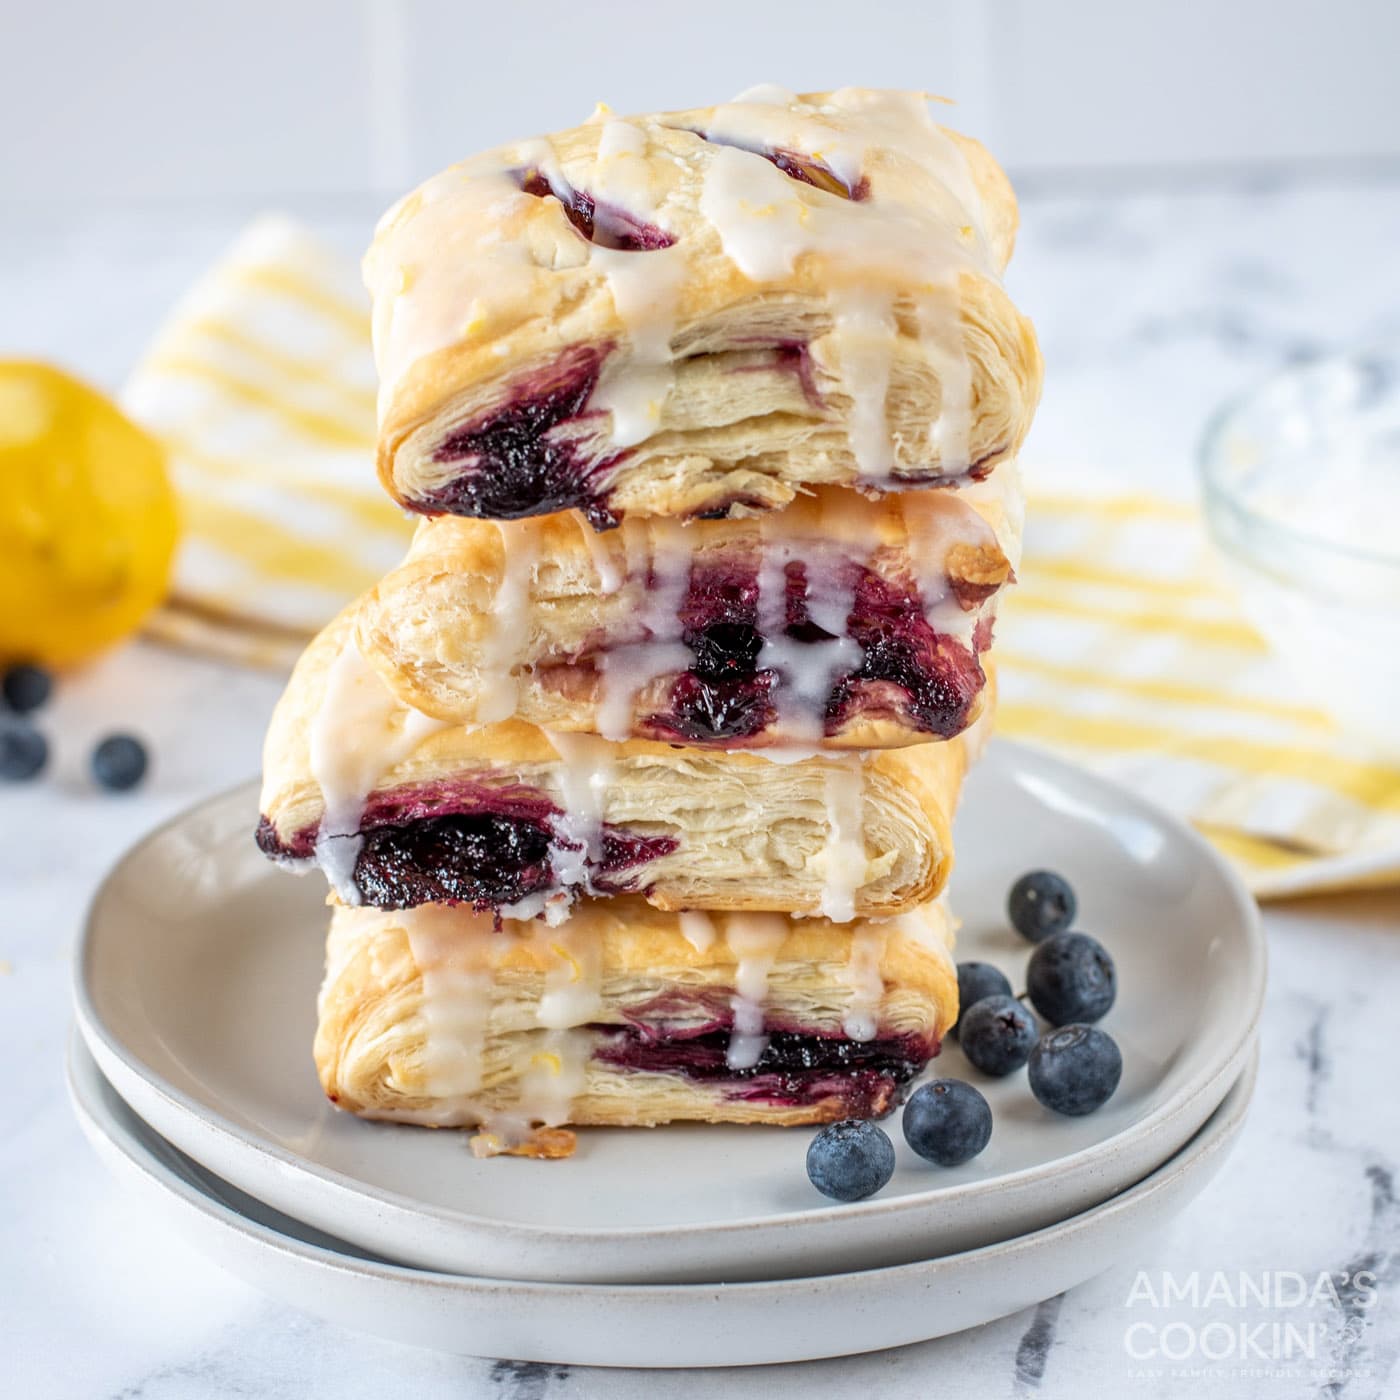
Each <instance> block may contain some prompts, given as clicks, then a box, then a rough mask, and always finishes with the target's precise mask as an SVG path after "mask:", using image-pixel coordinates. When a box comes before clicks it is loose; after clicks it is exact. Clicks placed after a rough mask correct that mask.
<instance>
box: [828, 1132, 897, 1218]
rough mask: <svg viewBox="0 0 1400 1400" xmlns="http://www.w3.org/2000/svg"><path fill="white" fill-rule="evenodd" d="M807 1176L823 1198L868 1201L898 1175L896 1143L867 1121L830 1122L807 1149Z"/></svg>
mask: <svg viewBox="0 0 1400 1400" xmlns="http://www.w3.org/2000/svg"><path fill="white" fill-rule="evenodd" d="M807 1175H808V1177H809V1178H810V1179H811V1182H812V1185H813V1186H815V1187H816V1188H817V1190H818V1191H820V1192H821V1193H822V1195H823V1196H831V1197H833V1198H834V1199H835V1200H838V1201H860V1200H864V1199H865V1197H866V1196H873V1195H874V1194H875V1193H876V1192H877V1191H878V1190H879V1189H880V1188H881V1187H882V1186H884V1185H885V1183H886V1182H888V1181H889V1179H890V1177H892V1176H893V1175H894V1143H892V1142H891V1141H890V1140H889V1136H888V1134H886V1133H885V1132H884V1131H883V1130H882V1129H880V1128H877V1127H876V1126H875V1124H874V1123H867V1122H866V1121H865V1120H864V1119H863V1118H847V1119H845V1120H844V1121H842V1122H840V1123H829V1124H827V1126H826V1127H825V1128H823V1129H822V1130H821V1132H819V1133H818V1134H817V1135H816V1137H814V1138H813V1139H812V1143H811V1146H810V1147H808V1149H807Z"/></svg>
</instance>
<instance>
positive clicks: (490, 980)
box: [395, 904, 508, 1124]
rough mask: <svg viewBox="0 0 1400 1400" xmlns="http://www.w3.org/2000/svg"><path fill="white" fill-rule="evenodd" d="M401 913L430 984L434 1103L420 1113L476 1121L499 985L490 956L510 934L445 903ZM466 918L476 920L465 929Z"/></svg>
mask: <svg viewBox="0 0 1400 1400" xmlns="http://www.w3.org/2000/svg"><path fill="white" fill-rule="evenodd" d="M395 918H396V919H398V920H399V921H400V923H401V926H402V928H403V930H404V932H405V933H406V934H407V936H408V946H409V949H410V951H411V952H412V954H413V961H414V963H415V964H416V965H417V967H418V972H419V976H420V977H421V979H422V983H423V990H422V1001H421V1004H420V1006H419V1012H418V1014H419V1016H420V1017H421V1019H422V1021H423V1030H424V1046H423V1058H422V1065H421V1069H422V1074H423V1087H422V1090H421V1092H422V1094H423V1096H424V1097H425V1098H429V1099H431V1100H432V1101H433V1104H432V1107H431V1109H429V1110H427V1111H426V1112H424V1113H422V1114H418V1115H414V1116H415V1117H419V1118H422V1119H424V1120H425V1121H429V1122H434V1123H442V1124H462V1123H472V1122H476V1121H477V1120H478V1119H479V1118H480V1117H481V1112H480V1109H479V1107H478V1105H477V1103H476V1096H477V1095H478V1094H479V1093H480V1091H481V1087H482V1076H483V1072H484V1070H485V1056H484V1052H485V1048H486V1033H487V1027H488V1025H489V1023H490V1018H491V1002H492V995H493V991H494V986H495V979H494V977H493V974H492V969H491V962H492V957H491V955H492V952H493V951H495V950H496V949H497V948H499V946H500V945H501V943H502V941H503V939H504V938H506V937H508V935H501V934H495V933H493V932H492V930H491V926H490V921H489V920H486V919H476V920H473V919H472V916H470V915H466V914H464V913H463V912H462V911H459V910H455V909H450V908H448V907H447V906H445V905H437V904H425V905H420V906H419V907H418V908H416V909H406V910H404V911H403V912H402V913H400V914H397V915H395ZM464 920H468V921H470V922H469V924H468V926H466V927H464V926H463V923H464Z"/></svg>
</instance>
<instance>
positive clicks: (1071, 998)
mask: <svg viewBox="0 0 1400 1400" xmlns="http://www.w3.org/2000/svg"><path fill="white" fill-rule="evenodd" d="M1026 994H1027V995H1028V996H1029V997H1030V999H1031V1005H1032V1006H1034V1007H1035V1009H1036V1010H1037V1011H1039V1012H1040V1014H1041V1015H1042V1016H1044V1017H1045V1019H1046V1020H1047V1021H1049V1022H1050V1024H1051V1025H1052V1026H1066V1025H1068V1024H1069V1023H1070V1022H1071V1021H1097V1020H1099V1019H1100V1017H1102V1016H1103V1015H1104V1014H1105V1013H1106V1012H1107V1011H1108V1008H1109V1007H1110V1006H1112V1005H1113V999H1114V997H1115V996H1117V995H1118V973H1117V971H1116V970H1115V969H1114V966H1113V959H1112V958H1111V957H1109V955H1108V951H1107V949H1106V948H1105V947H1104V946H1103V944H1102V943H1100V942H1099V941H1098V939H1097V938H1090V937H1089V935H1088V934H1087V933H1056V934H1052V935H1051V936H1050V937H1049V938H1047V939H1046V940H1045V942H1043V943H1042V944H1040V946H1039V947H1038V948H1036V950H1035V952H1033V953H1032V954H1031V960H1030V963H1029V964H1028V965H1027V967H1026Z"/></svg>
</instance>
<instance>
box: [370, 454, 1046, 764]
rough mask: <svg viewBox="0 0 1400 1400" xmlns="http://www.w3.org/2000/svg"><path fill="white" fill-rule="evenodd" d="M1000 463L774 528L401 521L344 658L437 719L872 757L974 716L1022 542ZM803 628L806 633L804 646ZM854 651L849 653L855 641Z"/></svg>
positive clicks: (820, 508) (848, 497)
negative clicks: (392, 553) (804, 747)
mask: <svg viewBox="0 0 1400 1400" xmlns="http://www.w3.org/2000/svg"><path fill="white" fill-rule="evenodd" d="M1021 514H1022V502H1021V492H1020V484H1019V480H1018V477H1017V473H1016V470H1015V464H1014V463H1008V464H1007V465H1006V466H1005V467H1003V468H1002V470H1001V471H999V472H997V473H996V475H995V476H994V477H993V479H992V480H991V481H988V482H984V483H979V484H976V485H973V486H969V487H967V488H966V489H964V490H961V491H956V492H944V491H939V492H924V493H919V494H911V493H906V494H904V495H901V496H897V497H889V496H887V497H882V498H878V499H876V500H866V499H863V498H862V497H860V496H858V495H856V494H855V493H853V492H850V491H846V490H843V489H841V488H838V487H825V488H821V489H819V490H818V491H816V492H814V493H813V494H812V495H810V496H807V497H804V498H801V499H799V500H798V501H796V502H794V503H793V504H792V505H791V506H790V507H788V509H787V510H785V511H783V512H781V513H780V514H777V515H771V516H764V517H760V518H749V519H734V520H716V521H695V522H691V523H689V524H685V525H682V524H679V523H677V522H674V521H669V520H660V519H655V518H651V519H629V520H627V521H625V522H624V524H623V526H622V528H621V529H620V530H615V531H608V532H606V533H604V534H598V533H596V532H595V531H594V530H593V529H592V528H591V527H590V526H589V525H588V524H587V523H586V521H584V519H583V518H582V517H581V516H580V515H579V514H578V513H576V512H561V513H559V514H557V515H551V516H545V517H541V518H538V519H534V520H522V521H514V522H500V523H495V522H488V521H477V520H465V519H462V518H460V517H453V516H444V517H441V518H439V519H436V520H432V521H425V522H424V523H423V525H421V526H420V527H419V530H418V533H417V535H416V537H415V539H414V543H413V547H412V550H411V551H410V553H409V557H408V559H407V560H406V561H405V562H404V564H403V565H402V566H401V567H399V568H398V569H396V570H394V571H393V572H392V573H390V574H389V575H387V576H386V577H385V578H384V579H383V580H382V581H381V582H380V583H379V584H378V586H377V587H375V588H374V589H373V590H372V591H371V592H370V593H369V594H368V595H367V596H366V597H365V599H364V601H363V603H362V604H361V606H360V608H359V611H358V613H357V622H356V635H357V638H358V641H359V645H360V649H361V650H362V652H363V653H364V655H365V656H366V657H367V658H368V659H369V660H370V661H371V662H372V663H373V665H374V666H375V668H376V669H377V670H378V671H379V673H380V675H381V676H383V678H384V680H385V682H386V683H387V684H388V685H389V687H390V688H391V689H392V690H393V691H394V692H395V693H396V694H397V695H398V696H399V697H400V698H401V699H403V700H404V701H405V702H406V703H408V704H411V705H413V706H415V707H417V708H418V709H420V710H423V711H424V712H426V713H427V714H430V715H433V716H435V717H437V718H440V719H444V720H451V721H454V722H457V723H466V724H470V723H482V722H484V721H486V720H490V719H501V718H505V717H507V716H509V715H511V714H514V716H515V717H518V718H521V719H524V720H527V721H529V722H530V723H533V724H540V725H543V726H545V727H546V728H549V729H553V730H567V731H580V732H589V733H603V734H606V735H607V736H608V737H609V738H613V739H625V738H652V739H663V740H671V739H675V740H680V741H682V742H685V743H691V744H697V743H698V744H713V745H715V746H717V747H733V748H747V747H755V748H756V747H762V746H765V745H769V744H775V743H816V744H819V745H821V746H823V747H830V748H852V749H854V748H860V749H869V748H887V747H895V746H898V745H901V744H908V743H917V742H920V741H921V740H923V739H925V738H927V737H928V736H929V735H930V734H934V735H935V736H937V737H949V736H950V735H952V734H955V733H957V732H959V731H960V730H962V729H963V728H965V727H966V726H967V725H968V724H970V723H971V722H972V721H973V720H975V719H976V717H977V715H978V713H979V712H980V710H981V706H982V691H983V687H984V676H983V672H982V669H981V667H980V665H979V663H978V660H977V655H978V651H979V649H980V645H981V643H982V642H983V640H984V637H983V635H982V634H979V632H978V628H979V624H981V623H982V622H983V620H984V619H985V620H986V621H987V622H988V623H989V622H990V619H991V617H992V616H993V613H994V609H995V599H996V596H997V593H998V591H999V590H1000V588H1001V587H1002V585H1003V584H1005V583H1006V582H1007V581H1008V579H1009V578H1010V577H1011V571H1012V567H1013V564H1014V562H1015V560H1016V559H1017V557H1018V554H1019V548H1020V529H1021ZM805 629H811V630H812V631H813V632H814V633H815V640H812V641H806V640H795V638H803V637H804V635H805ZM867 646H868V648H869V649H868V650H867Z"/></svg>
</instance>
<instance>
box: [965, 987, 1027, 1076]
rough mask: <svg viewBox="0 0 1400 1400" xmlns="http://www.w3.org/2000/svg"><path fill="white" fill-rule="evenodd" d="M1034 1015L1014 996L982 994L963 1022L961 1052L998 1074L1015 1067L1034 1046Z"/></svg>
mask: <svg viewBox="0 0 1400 1400" xmlns="http://www.w3.org/2000/svg"><path fill="white" fill-rule="evenodd" d="M1038 1033H1039V1032H1038V1031H1037V1029H1036V1024H1035V1017H1034V1016H1032V1015H1031V1013H1030V1012H1029V1011H1027V1010H1026V1008H1025V1007H1024V1006H1022V1005H1021V1003H1020V1002H1019V1001H1017V1000H1016V998H1015V997H1011V996H1002V997H983V998H982V1000H981V1001H979V1002H977V1003H976V1005H974V1006H973V1007H971V1008H970V1009H969V1011H968V1013H967V1015H966V1016H965V1017H963V1022H962V1033H961V1035H960V1036H959V1037H958V1039H959V1040H960V1041H961V1043H962V1048H963V1054H964V1055H966V1056H967V1058H968V1059H969V1060H970V1061H971V1062H972V1063H973V1065H975V1066H976V1067H977V1068H978V1069H980V1070H981V1071H982V1073H983V1074H994V1075H996V1076H997V1077H998V1078H1001V1077H1002V1076H1003V1075H1007V1074H1010V1073H1011V1072H1012V1071H1013V1070H1018V1069H1020V1068H1021V1066H1022V1065H1024V1064H1025V1063H1026V1061H1027V1060H1028V1059H1029V1058H1030V1053H1031V1050H1032V1049H1033V1048H1034V1046H1035V1040H1036V1036H1037V1034H1038Z"/></svg>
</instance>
